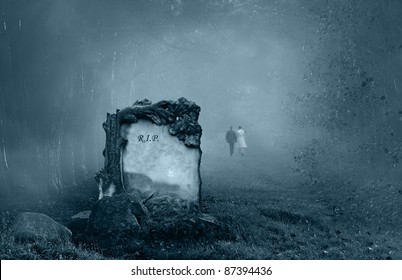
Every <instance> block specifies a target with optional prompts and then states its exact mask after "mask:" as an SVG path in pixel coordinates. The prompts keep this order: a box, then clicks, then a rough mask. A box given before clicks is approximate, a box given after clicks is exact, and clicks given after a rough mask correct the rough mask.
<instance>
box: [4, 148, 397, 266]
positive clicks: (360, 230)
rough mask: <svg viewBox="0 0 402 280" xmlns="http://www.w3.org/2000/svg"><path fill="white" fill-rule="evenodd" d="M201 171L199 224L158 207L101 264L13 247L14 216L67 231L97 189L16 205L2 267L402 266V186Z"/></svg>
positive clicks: (245, 164) (93, 255)
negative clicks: (122, 263)
mask: <svg viewBox="0 0 402 280" xmlns="http://www.w3.org/2000/svg"><path fill="white" fill-rule="evenodd" d="M206 161H207V162H205V163H207V164H206V165H205V166H206V167H205V168H204V169H203V182H204V185H203V197H204V199H203V203H202V205H201V210H202V211H201V213H202V214H201V213H200V212H198V210H197V209H194V208H191V207H189V208H185V209H184V211H183V209H179V207H177V208H174V207H173V208H169V209H176V210H178V211H177V212H174V213H173V212H166V211H164V210H163V204H160V205H162V206H161V208H160V209H159V210H160V211H155V212H153V213H154V215H153V216H151V220H150V223H149V224H148V228H147V231H146V232H147V233H148V234H147V235H145V236H143V242H142V243H141V244H137V245H136V246H133V247H131V248H130V250H127V251H125V252H122V251H119V250H116V252H115V253H113V252H109V254H107V255H102V254H101V253H102V251H101V250H100V249H99V248H95V247H90V246H85V245H84V244H85V243H83V242H81V241H80V239H76V240H74V243H72V244H68V245H63V246H62V245H50V244H46V243H36V244H16V243H15V242H14V240H13V239H12V237H11V233H10V223H11V222H12V219H13V217H14V216H15V214H16V212H18V211H25V210H30V211H33V210H38V211H42V212H46V211H44V210H48V211H47V212H46V213H47V214H48V215H50V216H51V217H53V218H54V219H56V220H57V221H60V222H64V223H66V222H67V221H68V217H69V215H70V213H74V212H75V211H81V210H83V207H85V208H87V207H89V206H90V205H91V203H87V204H83V202H82V199H83V198H84V197H85V200H89V199H90V198H91V196H92V195H93V194H96V186H95V185H92V187H93V188H95V192H93V193H91V192H88V193H87V195H86V196H85V192H84V191H83V192H82V195H81V196H78V195H75V194H74V195H73V196H72V197H76V198H75V199H73V198H71V197H70V199H69V200H61V199H58V200H57V201H49V205H50V206H51V208H47V207H43V208H40V207H38V205H37V204H34V203H32V204H25V205H24V206H20V207H19V208H16V207H15V204H14V206H13V209H8V211H7V210H5V209H7V207H5V206H6V205H4V204H3V207H2V214H1V215H2V224H1V244H2V245H1V249H0V255H1V258H2V259H102V258H106V259H402V250H401V249H402V248H401V245H400V238H401V226H400V225H401V224H402V221H401V220H402V218H401V216H400V215H398V213H399V212H398V211H399V210H398V209H400V207H401V206H402V186H400V185H393V184H390V183H388V182H387V181H386V180H385V179H382V180H377V181H374V182H367V183H366V184H362V185H361V186H360V187H357V186H348V187H347V188H346V187H343V185H334V186H333V187H332V188H328V187H327V186H323V185H320V184H318V183H317V184H315V185H311V184H299V183H297V184H296V183H294V184H292V185H283V184H281V183H278V182H275V181H273V180H274V179H275V178H274V177H271V174H272V172H273V170H270V169H267V168H268V167H267V166H269V165H267V164H264V162H265V163H266V159H264V158H263V157H261V156H257V155H254V156H253V155H248V156H247V157H245V158H233V159H231V160H230V161H227V159H220V158H214V159H213V160H212V159H208V158H207V159H206ZM223 163H225V165H223ZM269 168H272V167H271V166H269ZM91 184H92V183H91ZM81 187H82V189H83V190H85V189H91V188H90V187H89V185H88V186H86V187H85V186H84V185H82V186H81ZM380 187H381V188H380ZM66 197H67V196H64V198H66ZM78 198H79V199H78ZM5 202H6V201H5ZM170 203H174V201H171V202H170ZM148 206H149V205H148ZM181 207H183V206H181ZM186 209H187V211H186ZM179 210H180V211H179ZM70 216H71V215H70Z"/></svg>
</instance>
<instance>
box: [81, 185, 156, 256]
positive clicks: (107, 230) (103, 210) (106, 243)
mask: <svg viewBox="0 0 402 280" xmlns="http://www.w3.org/2000/svg"><path fill="white" fill-rule="evenodd" d="M147 216H148V211H147V209H146V208H145V206H144V205H143V204H142V200H141V199H140V198H139V197H138V196H137V195H135V194H128V193H121V194H118V195H115V196H111V197H107V196H105V197H103V198H102V199H100V200H99V201H98V202H97V203H96V204H95V206H94V207H93V209H92V212H91V214H90V216H89V220H88V225H87V228H86V233H85V235H86V239H87V240H88V241H89V242H91V243H94V244H96V245H97V246H99V247H101V248H103V249H113V250H114V249H118V248H122V249H124V248H126V247H127V246H131V245H132V244H135V243H139V240H140V238H139V234H140V230H141V225H142V224H143V223H145V222H146V218H147Z"/></svg>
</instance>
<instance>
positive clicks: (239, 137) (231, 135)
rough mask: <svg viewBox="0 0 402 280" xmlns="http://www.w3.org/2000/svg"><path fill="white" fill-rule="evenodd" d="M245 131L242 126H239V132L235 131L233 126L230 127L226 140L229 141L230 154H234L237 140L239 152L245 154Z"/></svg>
mask: <svg viewBox="0 0 402 280" xmlns="http://www.w3.org/2000/svg"><path fill="white" fill-rule="evenodd" d="M245 133H246V132H245V131H244V129H243V128H242V127H241V126H239V129H238V130H237V132H234V131H233V127H230V130H229V131H228V132H227V133H226V142H228V143H229V152H230V156H232V155H233V149H234V144H235V143H236V142H237V145H238V147H239V153H240V154H241V155H242V156H244V150H245V149H246V148H247V144H246V139H245Z"/></svg>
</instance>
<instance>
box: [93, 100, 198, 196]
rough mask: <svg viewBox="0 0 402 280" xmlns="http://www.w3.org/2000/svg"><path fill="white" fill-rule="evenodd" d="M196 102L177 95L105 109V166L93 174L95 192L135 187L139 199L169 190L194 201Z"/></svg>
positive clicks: (132, 190)
mask: <svg viewBox="0 0 402 280" xmlns="http://www.w3.org/2000/svg"><path fill="white" fill-rule="evenodd" d="M199 113H200V107H199V106H198V105H196V104H195V103H194V102H191V101H188V100H186V99H185V98H180V99H179V100H177V101H160V102H158V103H155V104H152V103H151V102H150V101H148V100H146V99H145V100H142V101H137V102H135V103H134V104H133V105H132V106H130V107H127V108H125V109H123V110H117V111H116V113H115V114H107V120H106V122H105V123H104V124H103V128H104V129H105V132H106V147H105V150H104V156H105V166H104V169H102V170H100V171H99V172H98V173H97V175H96V176H95V179H96V180H97V182H98V184H99V187H100V198H101V197H102V196H104V195H107V196H111V195H114V194H117V193H121V192H136V193H138V194H139V195H140V196H141V197H142V198H143V199H147V198H149V197H151V196H153V197H158V196H169V197H173V198H179V199H182V200H187V201H190V202H199V200H200V191H201V177H200V162H201V149H200V138H201V133H202V130H201V126H200V125H199V123H198V116H199Z"/></svg>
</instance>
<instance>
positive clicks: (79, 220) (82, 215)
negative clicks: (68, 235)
mask: <svg viewBox="0 0 402 280" xmlns="http://www.w3.org/2000/svg"><path fill="white" fill-rule="evenodd" d="M89 215H91V211H82V212H79V213H77V214H75V215H74V216H72V217H71V218H70V223H69V224H68V228H69V229H70V230H71V231H72V232H73V234H75V233H77V232H82V231H85V228H86V227H87V224H88V220H89Z"/></svg>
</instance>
